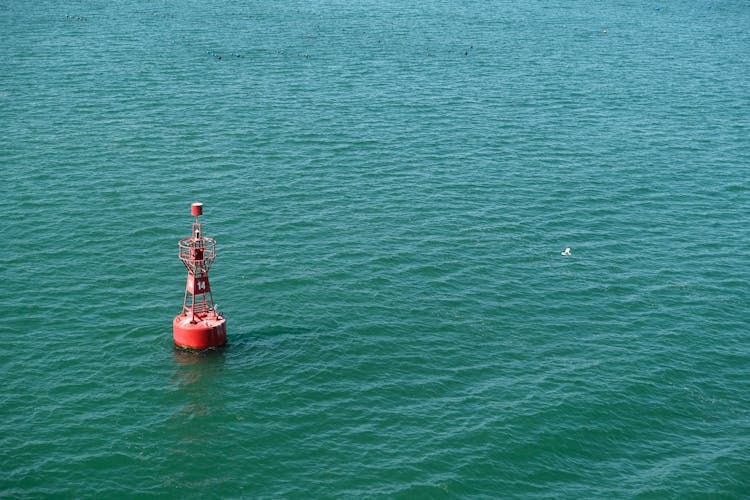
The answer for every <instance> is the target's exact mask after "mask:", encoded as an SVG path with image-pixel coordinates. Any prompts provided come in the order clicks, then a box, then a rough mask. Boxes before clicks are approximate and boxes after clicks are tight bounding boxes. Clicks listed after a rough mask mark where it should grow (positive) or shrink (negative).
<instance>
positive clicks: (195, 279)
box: [172, 203, 227, 349]
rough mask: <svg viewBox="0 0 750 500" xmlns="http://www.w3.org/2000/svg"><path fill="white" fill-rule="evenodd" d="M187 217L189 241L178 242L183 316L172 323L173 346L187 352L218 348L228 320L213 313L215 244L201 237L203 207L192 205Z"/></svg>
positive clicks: (224, 342) (222, 341)
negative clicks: (210, 275) (190, 225)
mask: <svg viewBox="0 0 750 500" xmlns="http://www.w3.org/2000/svg"><path fill="white" fill-rule="evenodd" d="M190 213H191V214H192V215H193V217H195V222H193V229H192V234H191V236H190V238H183V239H181V240H180V243H179V247H180V254H179V255H180V260H181V261H182V263H183V264H185V267H186V268H187V271H188V277H187V285H186V286H185V299H184V300H183V302H182V313H180V314H178V315H177V316H175V318H174V321H173V322H172V331H173V334H174V343H175V345H177V346H179V347H186V348H189V349H205V348H207V347H218V346H222V345H224V344H226V343H227V320H226V318H225V317H224V315H223V314H222V313H220V312H217V311H216V307H215V306H214V297H213V294H212V293H211V285H210V284H209V282H208V270H209V269H210V268H211V264H213V262H214V259H216V241H215V240H214V239H213V238H206V237H205V236H203V226H202V225H201V223H200V222H198V217H199V216H201V215H203V203H193V205H192V206H191V209H190Z"/></svg>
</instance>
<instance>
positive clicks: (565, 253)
mask: <svg viewBox="0 0 750 500" xmlns="http://www.w3.org/2000/svg"><path fill="white" fill-rule="evenodd" d="M560 255H570V247H566V248H565V251H564V252H563V253H561V254H560Z"/></svg>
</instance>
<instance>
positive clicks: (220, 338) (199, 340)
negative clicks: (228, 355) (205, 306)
mask: <svg viewBox="0 0 750 500" xmlns="http://www.w3.org/2000/svg"><path fill="white" fill-rule="evenodd" d="M172 332H173V335H174V343H175V345H176V346H178V347H185V348H188V349H206V348H208V347H219V346H223V345H224V344H226V343H227V320H226V318H224V316H217V315H215V314H210V315H208V316H205V317H203V318H200V317H197V316H196V318H195V320H193V318H191V317H190V316H185V315H184V314H178V315H177V316H176V317H175V318H174V321H173V322H172Z"/></svg>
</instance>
